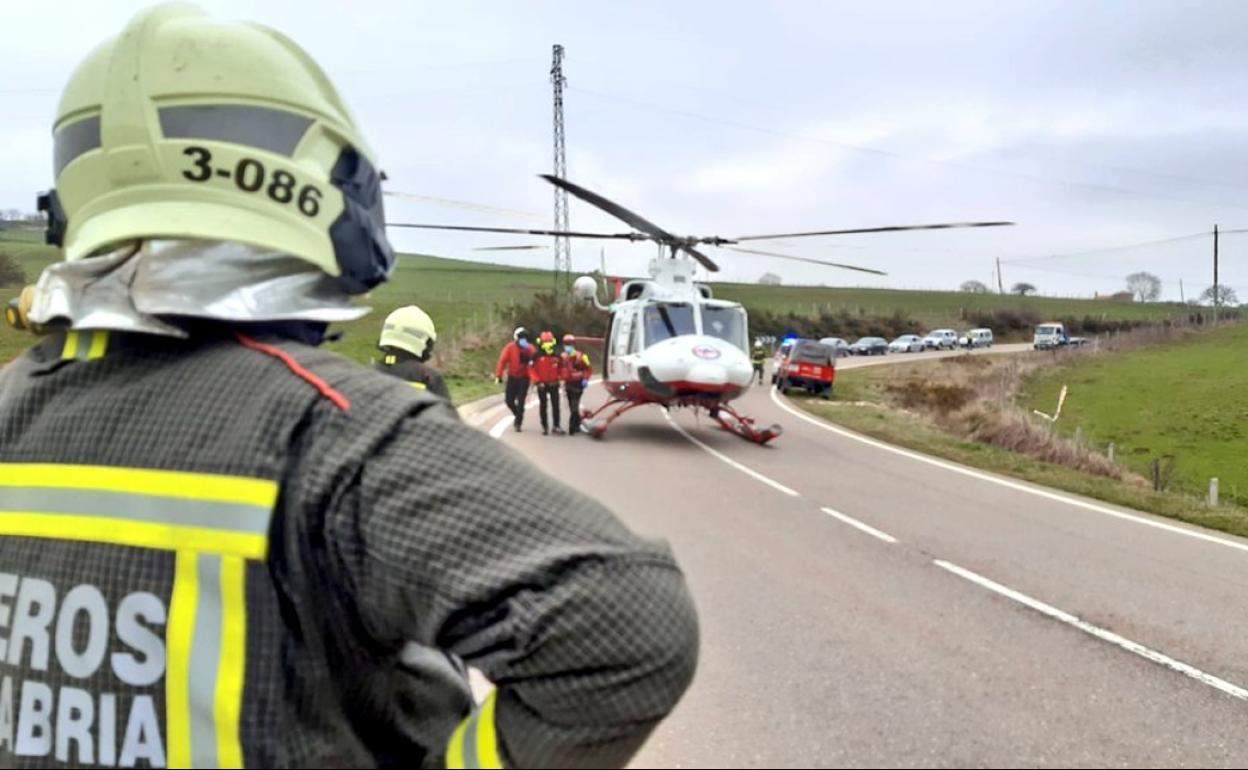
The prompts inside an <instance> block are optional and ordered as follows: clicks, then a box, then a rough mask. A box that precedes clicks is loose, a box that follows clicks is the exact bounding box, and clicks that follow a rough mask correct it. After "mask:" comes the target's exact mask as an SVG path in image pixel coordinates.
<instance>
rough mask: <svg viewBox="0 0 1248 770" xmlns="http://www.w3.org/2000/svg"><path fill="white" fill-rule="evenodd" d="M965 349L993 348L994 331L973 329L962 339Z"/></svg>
mask: <svg viewBox="0 0 1248 770" xmlns="http://www.w3.org/2000/svg"><path fill="white" fill-rule="evenodd" d="M962 347H964V348H990V347H992V329H971V330H970V331H969V332H967V333H966V334H965V335H963V337H962Z"/></svg>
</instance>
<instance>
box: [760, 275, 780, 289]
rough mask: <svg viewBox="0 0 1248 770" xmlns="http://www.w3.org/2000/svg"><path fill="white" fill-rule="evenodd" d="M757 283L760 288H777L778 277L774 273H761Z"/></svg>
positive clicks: (778, 283)
mask: <svg viewBox="0 0 1248 770" xmlns="http://www.w3.org/2000/svg"><path fill="white" fill-rule="evenodd" d="M758 282H759V284H760V285H762V286H779V285H780V276H778V275H776V274H775V273H763V274H762V276H760V277H759V279H758Z"/></svg>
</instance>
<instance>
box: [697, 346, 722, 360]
mask: <svg viewBox="0 0 1248 770" xmlns="http://www.w3.org/2000/svg"><path fill="white" fill-rule="evenodd" d="M693 354H694V355H695V356H697V357H698V358H701V359H704V360H706V361H714V360H715V359H717V358H719V349H718V348H713V347H711V346H710V345H698V346H696V347H695V348H694V349H693Z"/></svg>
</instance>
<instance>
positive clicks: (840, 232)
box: [732, 222, 1014, 241]
mask: <svg viewBox="0 0 1248 770" xmlns="http://www.w3.org/2000/svg"><path fill="white" fill-rule="evenodd" d="M1013 224H1014V223H1013V222H946V223H942V224H936V225H894V226H892V227H859V228H855V229H853V230H816V231H814V232H808V233H778V234H774V235H742V236H740V237H738V238H733V239H732V240H733V241H772V240H775V239H777V238H806V237H808V236H812V235H858V234H862V233H896V232H902V231H904V230H951V229H954V228H960V227H1009V226H1012V225H1013Z"/></svg>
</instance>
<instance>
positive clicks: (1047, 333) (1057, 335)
mask: <svg viewBox="0 0 1248 770" xmlns="http://www.w3.org/2000/svg"><path fill="white" fill-rule="evenodd" d="M1086 343H1087V340H1086V339H1084V338H1083V337H1071V336H1070V335H1069V334H1067V333H1066V325H1065V324H1063V323H1061V322H1059V321H1050V322H1049V323H1042V324H1040V325H1039V326H1037V327H1036V332H1035V334H1034V335H1033V336H1032V338H1031V346H1032V347H1033V348H1035V349H1036V350H1052V349H1054V348H1062V347H1066V346H1067V345H1070V346H1074V347H1078V346H1080V345H1084V344H1086Z"/></svg>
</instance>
